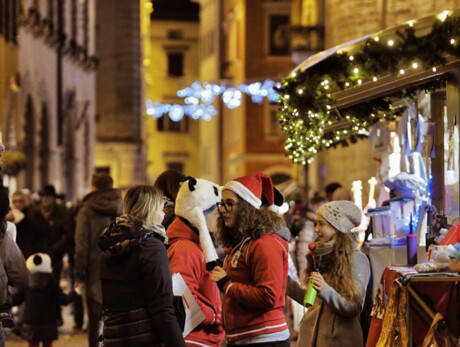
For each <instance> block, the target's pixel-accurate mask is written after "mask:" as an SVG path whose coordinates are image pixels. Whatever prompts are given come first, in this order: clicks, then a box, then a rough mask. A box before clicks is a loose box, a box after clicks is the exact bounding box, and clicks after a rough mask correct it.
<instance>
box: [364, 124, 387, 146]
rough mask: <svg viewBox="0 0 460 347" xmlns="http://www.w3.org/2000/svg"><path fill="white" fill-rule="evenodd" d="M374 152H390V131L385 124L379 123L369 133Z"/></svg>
mask: <svg viewBox="0 0 460 347" xmlns="http://www.w3.org/2000/svg"><path fill="white" fill-rule="evenodd" d="M369 141H370V142H371V148H372V152H374V153H381V152H385V151H387V150H388V146H389V145H390V130H389V129H388V126H387V125H386V123H384V122H379V123H377V124H375V125H374V126H373V127H372V130H371V132H370V133H369Z"/></svg>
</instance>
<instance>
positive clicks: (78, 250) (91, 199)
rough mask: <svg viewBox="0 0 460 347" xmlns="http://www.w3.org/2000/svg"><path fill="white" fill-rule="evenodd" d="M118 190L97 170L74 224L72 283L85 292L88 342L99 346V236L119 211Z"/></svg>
mask: <svg viewBox="0 0 460 347" xmlns="http://www.w3.org/2000/svg"><path fill="white" fill-rule="evenodd" d="M122 205H123V202H122V197H121V191H120V190H118V189H114V188H113V179H112V177H111V176H110V175H109V174H106V173H96V174H94V175H93V177H92V179H91V192H90V193H89V194H87V195H86V196H85V197H84V198H83V202H82V206H81V208H80V209H79V211H78V215H77V222H76V228H75V257H74V259H75V263H74V274H75V287H76V288H77V289H78V290H80V291H81V292H82V293H85V294H86V304H87V305H86V307H87V310H88V312H87V314H88V342H89V346H90V347H95V346H99V335H100V334H101V332H102V331H101V329H102V291H101V280H100V273H101V271H100V269H101V255H102V253H101V250H100V248H99V246H98V244H97V243H98V239H99V236H100V235H101V233H102V231H103V230H104V228H106V227H107V226H108V225H109V224H110V223H111V222H113V221H114V220H115V218H116V217H117V216H119V215H121V213H122Z"/></svg>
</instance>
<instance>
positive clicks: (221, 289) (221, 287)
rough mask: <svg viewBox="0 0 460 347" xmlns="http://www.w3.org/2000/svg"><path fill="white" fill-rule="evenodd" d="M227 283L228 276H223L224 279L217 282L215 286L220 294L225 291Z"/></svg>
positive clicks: (228, 280)
mask: <svg viewBox="0 0 460 347" xmlns="http://www.w3.org/2000/svg"><path fill="white" fill-rule="evenodd" d="M228 282H230V277H228V276H225V277H224V278H221V279H220V280H218V281H217V286H218V287H219V289H220V291H221V292H224V291H225V290H224V289H225V286H226V285H227V283H228Z"/></svg>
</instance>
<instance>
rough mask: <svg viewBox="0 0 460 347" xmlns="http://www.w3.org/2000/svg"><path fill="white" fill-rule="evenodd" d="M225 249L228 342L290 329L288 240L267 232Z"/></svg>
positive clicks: (224, 288)
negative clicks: (286, 313) (287, 309)
mask: <svg viewBox="0 0 460 347" xmlns="http://www.w3.org/2000/svg"><path fill="white" fill-rule="evenodd" d="M225 252H226V253H227V256H226V257H225V262H224V270H225V272H226V273H227V276H228V277H229V278H230V281H228V282H227V283H225V285H224V286H223V287H222V288H221V289H222V292H223V297H222V300H223V323H224V326H225V330H226V332H227V341H229V342H232V341H238V340H242V339H246V338H249V337H254V336H258V335H263V334H268V333H274V332H280V331H283V330H286V329H287V325H286V321H285V319H284V313H283V309H284V305H285V293H286V280H287V275H288V244H287V241H286V240H285V239H283V238H282V237H280V236H279V235H276V234H272V233H266V234H263V235H262V236H261V237H260V238H258V239H256V240H252V239H250V238H247V239H245V240H244V241H243V242H242V243H239V244H238V245H237V246H236V247H233V248H232V249H226V250H225Z"/></svg>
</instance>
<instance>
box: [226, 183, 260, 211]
mask: <svg viewBox="0 0 460 347" xmlns="http://www.w3.org/2000/svg"><path fill="white" fill-rule="evenodd" d="M226 189H228V190H231V191H232V192H234V193H235V194H237V195H238V196H239V197H240V198H241V199H243V200H245V201H246V202H248V203H249V204H251V205H252V206H254V207H255V208H260V206H262V200H260V199H259V198H258V197H257V196H255V195H254V193H253V192H251V191H250V190H249V189H248V188H246V186H244V185H243V184H242V183H240V182H238V181H229V182H227V183H225V185H224V187H223V188H222V190H226Z"/></svg>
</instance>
